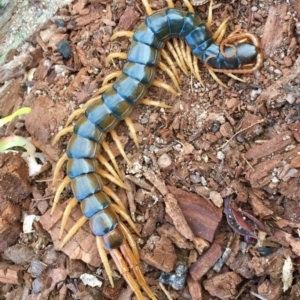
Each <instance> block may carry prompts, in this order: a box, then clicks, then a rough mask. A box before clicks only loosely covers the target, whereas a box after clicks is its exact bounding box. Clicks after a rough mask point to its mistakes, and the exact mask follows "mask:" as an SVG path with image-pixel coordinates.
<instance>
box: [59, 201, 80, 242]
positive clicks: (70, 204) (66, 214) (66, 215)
mask: <svg viewBox="0 0 300 300" xmlns="http://www.w3.org/2000/svg"><path fill="white" fill-rule="evenodd" d="M77 203H78V201H77V199H76V198H72V199H71V200H69V202H68V205H67V206H66V208H65V210H64V214H63V217H62V220H61V226H60V232H59V239H61V237H62V235H63V233H64V229H65V227H66V224H67V221H68V218H69V216H70V213H71V211H72V209H73V208H74V207H75V206H76V205H77Z"/></svg>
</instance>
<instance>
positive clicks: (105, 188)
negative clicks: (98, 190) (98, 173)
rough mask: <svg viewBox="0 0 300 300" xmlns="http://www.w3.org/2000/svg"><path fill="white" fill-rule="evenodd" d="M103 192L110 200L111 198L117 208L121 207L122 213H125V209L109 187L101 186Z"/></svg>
mask: <svg viewBox="0 0 300 300" xmlns="http://www.w3.org/2000/svg"><path fill="white" fill-rule="evenodd" d="M102 190H103V192H104V193H105V194H106V195H108V196H109V197H110V198H112V199H113V200H114V201H115V202H116V203H117V204H118V206H119V207H121V208H122V209H123V210H124V211H126V208H125V206H124V204H123V203H122V201H121V199H120V198H119V197H118V196H117V194H115V193H114V192H113V191H112V190H111V189H110V188H109V187H107V186H103V187H102Z"/></svg>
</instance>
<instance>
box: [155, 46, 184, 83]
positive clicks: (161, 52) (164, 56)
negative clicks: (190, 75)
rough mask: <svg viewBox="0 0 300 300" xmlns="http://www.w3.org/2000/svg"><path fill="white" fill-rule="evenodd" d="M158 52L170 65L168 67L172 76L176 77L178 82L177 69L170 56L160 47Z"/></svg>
mask: <svg viewBox="0 0 300 300" xmlns="http://www.w3.org/2000/svg"><path fill="white" fill-rule="evenodd" d="M160 54H161V56H162V57H163V58H164V59H165V60H166V62H167V63H168V65H169V66H170V68H171V69H172V73H173V74H174V76H175V77H176V79H177V81H178V82H180V79H179V76H178V73H177V70H176V68H175V66H174V63H173V61H172V59H171V57H170V55H169V54H168V53H167V51H166V50H164V49H162V50H160Z"/></svg>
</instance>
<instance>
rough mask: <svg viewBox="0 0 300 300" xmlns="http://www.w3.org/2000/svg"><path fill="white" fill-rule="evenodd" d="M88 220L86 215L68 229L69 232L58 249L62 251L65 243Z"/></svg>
mask: <svg viewBox="0 0 300 300" xmlns="http://www.w3.org/2000/svg"><path fill="white" fill-rule="evenodd" d="M87 220H88V218H86V217H85V216H82V217H81V218H80V219H79V220H78V221H77V222H76V223H75V224H74V225H73V227H72V228H71V229H70V230H69V231H68V234H67V235H66V236H65V237H64V239H63V241H62V242H61V243H60V245H59V247H58V250H59V251H60V250H61V249H62V248H63V247H64V246H65V244H66V243H67V242H68V241H69V240H70V239H71V238H72V237H73V236H74V235H75V233H76V232H77V231H78V230H79V229H80V228H81V227H82V226H83V225H84V224H85V222H86V221H87Z"/></svg>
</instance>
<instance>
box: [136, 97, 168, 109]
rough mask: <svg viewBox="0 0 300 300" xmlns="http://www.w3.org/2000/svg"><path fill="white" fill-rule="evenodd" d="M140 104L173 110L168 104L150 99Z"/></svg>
mask: <svg viewBox="0 0 300 300" xmlns="http://www.w3.org/2000/svg"><path fill="white" fill-rule="evenodd" d="M139 104H144V105H149V106H156V107H162V108H171V107H172V106H170V105H167V104H166V103H163V102H159V101H154V100H151V99H150V98H145V99H142V100H140V101H139Z"/></svg>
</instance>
